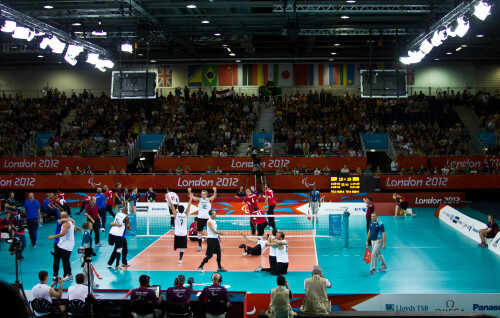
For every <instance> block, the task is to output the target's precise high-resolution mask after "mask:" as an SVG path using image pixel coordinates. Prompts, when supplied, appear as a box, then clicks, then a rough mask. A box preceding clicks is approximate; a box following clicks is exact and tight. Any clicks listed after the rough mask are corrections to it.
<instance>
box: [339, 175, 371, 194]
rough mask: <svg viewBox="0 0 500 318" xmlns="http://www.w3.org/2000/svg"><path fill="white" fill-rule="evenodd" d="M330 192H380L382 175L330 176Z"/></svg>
mask: <svg viewBox="0 0 500 318" xmlns="http://www.w3.org/2000/svg"><path fill="white" fill-rule="evenodd" d="M330 192H331V193H345V194H356V193H361V192H363V193H370V192H380V177H378V176H349V175H347V176H346V175H341V176H330Z"/></svg>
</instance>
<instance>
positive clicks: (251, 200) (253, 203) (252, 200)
mask: <svg viewBox="0 0 500 318" xmlns="http://www.w3.org/2000/svg"><path fill="white" fill-rule="evenodd" d="M258 201H259V198H258V197H257V196H256V195H255V194H253V193H252V191H250V189H247V196H246V197H245V198H244V199H243V202H245V203H246V204H247V206H248V212H249V213H252V211H253V210H254V207H256V208H257V210H258V209H259V206H258V205H257V202H258ZM250 228H251V229H252V235H255V222H254V221H253V220H250Z"/></svg>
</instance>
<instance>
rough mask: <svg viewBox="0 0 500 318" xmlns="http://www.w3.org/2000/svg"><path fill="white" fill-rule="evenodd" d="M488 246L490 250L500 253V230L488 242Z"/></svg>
mask: <svg viewBox="0 0 500 318" xmlns="http://www.w3.org/2000/svg"><path fill="white" fill-rule="evenodd" d="M488 248H489V250H490V251H493V252H495V253H496V254H498V255H500V232H498V233H497V235H496V236H495V238H494V239H493V240H492V241H491V242H490V243H489V244H488Z"/></svg>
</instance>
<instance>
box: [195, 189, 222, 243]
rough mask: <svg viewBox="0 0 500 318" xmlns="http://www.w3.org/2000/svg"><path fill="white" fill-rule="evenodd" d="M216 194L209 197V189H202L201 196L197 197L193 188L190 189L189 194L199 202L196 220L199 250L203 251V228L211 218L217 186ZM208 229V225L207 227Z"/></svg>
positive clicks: (215, 193)
mask: <svg viewBox="0 0 500 318" xmlns="http://www.w3.org/2000/svg"><path fill="white" fill-rule="evenodd" d="M213 190H214V194H213V195H212V196H211V197H210V198H209V197H208V191H207V190H202V191H201V198H196V197H195V196H194V195H193V193H192V192H191V188H189V189H188V194H189V197H190V198H191V200H193V201H197V202H198V221H197V222H196V230H197V231H198V252H201V238H202V237H203V230H204V229H205V226H207V223H208V220H209V218H210V211H211V210H212V202H213V201H214V200H215V198H216V197H217V188H216V187H213ZM207 231H208V227H207Z"/></svg>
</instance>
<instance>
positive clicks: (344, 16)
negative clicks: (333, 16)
mask: <svg viewBox="0 0 500 318" xmlns="http://www.w3.org/2000/svg"><path fill="white" fill-rule="evenodd" d="M340 18H341V19H349V16H348V15H343V16H341V17H340Z"/></svg>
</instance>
